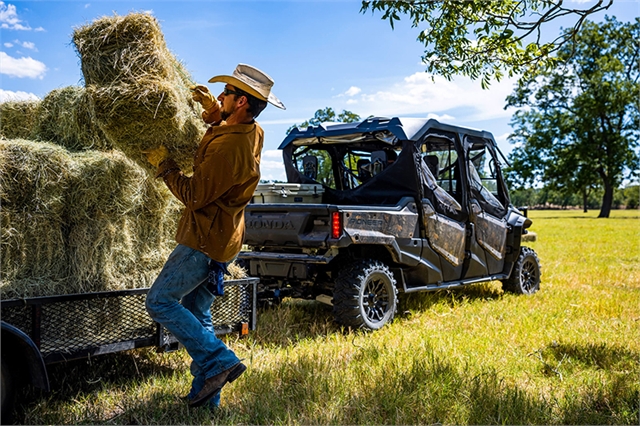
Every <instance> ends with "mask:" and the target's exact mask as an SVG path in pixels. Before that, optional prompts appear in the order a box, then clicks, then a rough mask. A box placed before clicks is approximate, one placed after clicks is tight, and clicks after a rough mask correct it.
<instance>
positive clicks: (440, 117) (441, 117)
mask: <svg viewBox="0 0 640 426" xmlns="http://www.w3.org/2000/svg"><path fill="white" fill-rule="evenodd" d="M427 118H429V119H431V118H434V119H436V120H438V121H453V120H455V117H452V116H450V115H449V114H443V115H439V114H434V113H432V112H430V113H429V114H427Z"/></svg>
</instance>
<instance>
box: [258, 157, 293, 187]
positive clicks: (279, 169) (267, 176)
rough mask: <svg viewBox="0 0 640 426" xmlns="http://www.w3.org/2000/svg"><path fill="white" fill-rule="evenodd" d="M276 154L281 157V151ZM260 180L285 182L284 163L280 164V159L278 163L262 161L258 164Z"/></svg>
mask: <svg viewBox="0 0 640 426" xmlns="http://www.w3.org/2000/svg"><path fill="white" fill-rule="evenodd" d="M266 152H268V151H266ZM278 152H279V153H280V155H281V156H282V151H278ZM263 155H264V154H263ZM260 179H263V180H280V181H283V180H286V179H287V175H286V173H285V171H284V163H283V162H282V159H280V160H279V161H275V160H266V161H265V160H262V161H261V162H260Z"/></svg>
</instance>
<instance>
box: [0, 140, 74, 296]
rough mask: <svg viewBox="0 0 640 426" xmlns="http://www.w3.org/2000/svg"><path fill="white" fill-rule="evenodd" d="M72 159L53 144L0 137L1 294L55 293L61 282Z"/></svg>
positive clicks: (66, 261)
mask: <svg viewBox="0 0 640 426" xmlns="http://www.w3.org/2000/svg"><path fill="white" fill-rule="evenodd" d="M71 163H72V159H71V156H70V155H69V154H68V152H67V151H66V150H65V149H64V148H62V147H59V146H57V145H53V144H45V143H38V142H32V141H26V140H13V141H7V140H0V203H1V205H2V211H1V214H2V240H1V241H0V251H1V252H2V256H1V258H0V270H1V271H2V274H1V276H0V295H2V297H17V296H22V295H25V296H26V295H39V294H40V292H42V293H43V294H55V293H56V292H58V291H59V290H60V289H61V287H64V285H65V282H66V280H67V278H68V276H69V258H68V253H67V252H66V250H65V242H66V233H67V226H68V225H67V221H66V217H65V212H66V209H67V207H66V192H67V190H68V187H69V182H70V173H69V169H70V166H71Z"/></svg>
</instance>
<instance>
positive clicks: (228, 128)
mask: <svg viewBox="0 0 640 426" xmlns="http://www.w3.org/2000/svg"><path fill="white" fill-rule="evenodd" d="M256 124H257V123H256V121H255V120H254V121H253V122H252V123H249V124H226V123H225V122H224V121H223V122H222V123H221V124H220V125H219V126H214V127H213V133H214V134H215V135H225V134H228V133H250V132H252V131H253V130H254V129H255V128H256Z"/></svg>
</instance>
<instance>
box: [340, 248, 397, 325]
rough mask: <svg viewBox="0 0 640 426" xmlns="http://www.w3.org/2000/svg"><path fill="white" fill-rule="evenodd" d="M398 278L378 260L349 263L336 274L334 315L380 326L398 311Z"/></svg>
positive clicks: (343, 321)
mask: <svg viewBox="0 0 640 426" xmlns="http://www.w3.org/2000/svg"><path fill="white" fill-rule="evenodd" d="M397 292H398V291H397V289H396V280H395V279H394V277H393V273H392V272H391V271H390V270H389V268H388V267H387V266H386V265H385V264H383V263H382V262H379V261H377V260H360V261H357V262H354V263H352V264H350V265H347V266H346V267H345V268H343V269H342V270H341V271H340V272H339V274H338V276H337V277H336V280H335V283H334V289H333V315H334V318H335V320H336V322H338V323H340V324H342V325H345V326H348V327H352V328H366V329H370V330H377V329H379V328H381V327H383V326H384V325H385V324H387V323H389V322H391V321H392V320H393V317H394V316H395V314H396V310H397V304H398V296H397Z"/></svg>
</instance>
